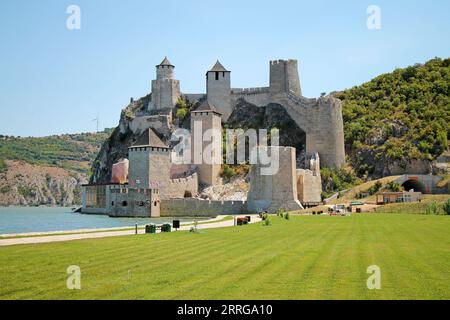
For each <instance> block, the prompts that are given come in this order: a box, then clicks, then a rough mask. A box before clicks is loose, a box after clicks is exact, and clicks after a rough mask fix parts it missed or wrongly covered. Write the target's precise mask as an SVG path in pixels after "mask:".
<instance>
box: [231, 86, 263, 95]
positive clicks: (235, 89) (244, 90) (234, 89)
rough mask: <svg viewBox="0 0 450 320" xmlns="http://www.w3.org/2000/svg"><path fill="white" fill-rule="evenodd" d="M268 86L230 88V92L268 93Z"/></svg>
mask: <svg viewBox="0 0 450 320" xmlns="http://www.w3.org/2000/svg"><path fill="white" fill-rule="evenodd" d="M269 89H270V88H269V87H255V88H231V94H259V93H268V92H269Z"/></svg>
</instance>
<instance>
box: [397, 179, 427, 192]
mask: <svg viewBox="0 0 450 320" xmlns="http://www.w3.org/2000/svg"><path fill="white" fill-rule="evenodd" d="M402 187H403V188H404V189H405V191H410V190H411V189H414V191H416V192H422V193H423V194H425V193H426V191H427V190H426V188H425V186H424V185H423V183H421V182H420V181H418V180H406V181H405V182H403V184H402Z"/></svg>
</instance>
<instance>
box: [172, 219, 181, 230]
mask: <svg viewBox="0 0 450 320" xmlns="http://www.w3.org/2000/svg"><path fill="white" fill-rule="evenodd" d="M172 226H173V228H174V229H180V220H173V222H172Z"/></svg>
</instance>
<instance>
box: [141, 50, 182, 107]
mask: <svg viewBox="0 0 450 320" xmlns="http://www.w3.org/2000/svg"><path fill="white" fill-rule="evenodd" d="M174 69H175V66H174V65H173V64H171V63H170V62H169V60H168V59H167V57H165V58H164V60H163V61H162V62H161V63H160V64H159V65H157V66H156V80H152V98H151V101H150V103H149V106H148V109H149V110H150V111H151V110H163V109H172V108H173V107H174V106H175V104H176V103H177V100H178V99H179V98H180V96H181V93H180V81H179V80H175V79H174Z"/></svg>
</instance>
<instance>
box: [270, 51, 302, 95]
mask: <svg viewBox="0 0 450 320" xmlns="http://www.w3.org/2000/svg"><path fill="white" fill-rule="evenodd" d="M270 92H271V93H272V94H277V93H284V92H291V93H293V94H295V95H296V96H298V97H300V96H301V95H302V90H301V88H300V78H299V76H298V63H297V60H293V59H289V60H274V61H270Z"/></svg>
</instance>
